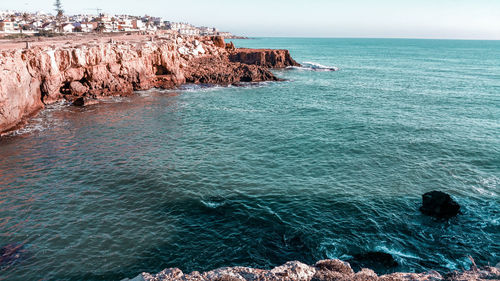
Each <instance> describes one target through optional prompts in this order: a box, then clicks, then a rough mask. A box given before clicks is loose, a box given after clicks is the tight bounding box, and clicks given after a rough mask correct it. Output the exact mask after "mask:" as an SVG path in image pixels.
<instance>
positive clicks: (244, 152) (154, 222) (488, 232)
mask: <svg viewBox="0 0 500 281" xmlns="http://www.w3.org/2000/svg"><path fill="white" fill-rule="evenodd" d="M234 41H235V44H236V45H237V46H240V47H252V48H254V47H255V48H286V49H289V50H290V51H291V53H292V56H293V57H294V58H295V59H296V60H297V61H299V62H312V63H314V64H320V65H323V66H326V67H327V68H333V67H338V68H340V71H336V72H333V71H313V70H312V69H308V68H302V69H287V70H278V71H275V73H276V74H277V75H278V76H279V77H281V78H285V79H288V81H286V82H273V83H262V84H252V85H248V86H247V87H199V86H186V87H184V88H183V89H182V90H179V91H159V90H151V91H147V92H140V93H138V94H137V95H136V96H133V97H127V98H110V99H109V100H106V101H104V102H102V103H101V104H99V105H94V106H89V107H87V108H75V107H69V106H67V105H65V104H56V105H52V106H50V107H49V108H48V109H46V110H44V111H42V112H41V113H40V114H39V115H38V116H37V117H36V118H34V119H33V120H31V122H30V123H29V124H28V126H27V127H25V128H24V129H22V130H20V131H18V132H16V133H14V134H12V135H10V136H7V137H3V138H1V139H0V156H1V158H0V247H1V246H2V245H8V244H13V243H21V244H24V245H25V247H24V251H23V253H22V256H23V257H22V258H20V259H19V260H18V261H17V262H13V263H9V264H6V265H0V280H35V279H36V280H40V279H41V280H117V279H121V278H125V277H134V276H136V275H137V274H139V273H140V272H143V271H147V272H158V271H160V270H162V269H164V268H167V267H179V268H181V269H182V270H184V271H186V272H190V271H192V270H199V271H204V270H210V269H214V268H217V267H222V266H236V265H242V266H252V267H261V268H270V267H273V266H276V265H279V264H282V263H284V262H286V261H289V260H300V261H302V262H305V263H314V262H316V261H317V260H320V259H324V258H341V259H348V258H349V257H350V255H353V254H357V253H360V252H365V251H383V252H387V253H391V254H392V255H393V256H394V257H395V258H396V260H397V261H398V263H399V264H400V265H399V266H398V267H397V268H393V269H389V270H387V271H388V272H391V271H415V272H420V271H427V270H430V269H435V270H439V271H442V272H445V271H448V270H451V269H460V268H461V267H466V268H468V266H469V263H470V261H469V260H468V258H467V256H469V255H470V256H472V257H473V258H474V259H475V261H476V263H477V264H478V265H486V264H488V263H490V264H492V265H495V264H496V263H498V262H500V189H499V185H500V123H499V122H500V42H498V41H450V40H396V39H392V40H389V39H387V40H378V39H288V38H279V39H276V38H274V39H271V38H259V39H252V40H234ZM431 190H442V191H445V192H448V193H450V194H451V195H452V196H453V197H454V198H455V199H456V201H458V203H460V204H461V205H462V211H463V214H462V215H460V216H458V217H456V218H453V219H451V220H449V221H448V222H442V221H437V220H435V219H432V218H429V217H425V216H423V215H422V214H421V213H420V212H419V211H418V207H419V204H420V202H421V195H422V194H423V193H425V192H427V191H431Z"/></svg>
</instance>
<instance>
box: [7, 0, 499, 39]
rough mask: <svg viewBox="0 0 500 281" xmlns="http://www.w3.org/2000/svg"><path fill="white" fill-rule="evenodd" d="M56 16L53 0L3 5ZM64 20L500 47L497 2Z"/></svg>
mask: <svg viewBox="0 0 500 281" xmlns="http://www.w3.org/2000/svg"><path fill="white" fill-rule="evenodd" d="M0 2H3V3H1V4H0V10H17V11H39V10H42V11H45V12H53V2H54V0H17V1H9V0H0ZM61 2H62V4H63V7H64V10H65V11H66V13H67V14H83V13H96V10H95V9H96V8H100V9H102V10H103V11H104V12H106V13H109V14H132V15H145V14H148V15H152V16H161V17H163V18H164V19H165V20H171V21H181V22H189V23H192V24H195V25H198V26H201V25H203V26H215V27H217V28H219V29H220V30H223V31H230V32H232V33H234V34H237V35H245V36H280V37H363V38H439V39H494V40H500V0H418V1H413V0H412V1H410V0H250V1H248V0H247V1H240V0H176V1H172V0H83V1H75V0H61Z"/></svg>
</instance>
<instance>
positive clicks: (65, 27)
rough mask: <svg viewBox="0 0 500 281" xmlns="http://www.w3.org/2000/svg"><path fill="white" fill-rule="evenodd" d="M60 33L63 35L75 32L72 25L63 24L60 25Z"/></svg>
mask: <svg viewBox="0 0 500 281" xmlns="http://www.w3.org/2000/svg"><path fill="white" fill-rule="evenodd" d="M62 31H63V32H64V33H72V32H74V31H75V26H74V25H73V24H72V23H64V24H63V25H62Z"/></svg>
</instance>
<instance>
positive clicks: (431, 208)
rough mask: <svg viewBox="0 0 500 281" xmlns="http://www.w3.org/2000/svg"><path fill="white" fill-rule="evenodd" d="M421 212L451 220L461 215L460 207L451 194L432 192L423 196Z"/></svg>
mask: <svg viewBox="0 0 500 281" xmlns="http://www.w3.org/2000/svg"><path fill="white" fill-rule="evenodd" d="M420 211H421V212H422V213H423V214H425V215H428V216H432V217H436V218H443V219H449V218H452V217H454V216H456V215H458V214H459V213H460V205H458V203H457V202H456V201H455V200H453V199H452V198H451V196H450V195H449V194H446V193H444V192H441V191H432V192H428V193H426V194H424V195H422V207H420Z"/></svg>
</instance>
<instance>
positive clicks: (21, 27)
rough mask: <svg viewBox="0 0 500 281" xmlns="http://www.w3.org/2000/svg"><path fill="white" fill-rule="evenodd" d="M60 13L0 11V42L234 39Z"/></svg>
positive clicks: (208, 30)
mask: <svg viewBox="0 0 500 281" xmlns="http://www.w3.org/2000/svg"><path fill="white" fill-rule="evenodd" d="M56 11H57V10H56ZM60 11H61V12H60V13H57V14H56V15H53V14H50V13H45V12H36V13H27V12H18V11H0V38H2V37H23V36H52V35H55V34H72V33H118V32H142V33H147V32H156V31H160V30H164V31H172V32H176V33H178V34H180V35H185V36H214V35H218V36H222V37H226V38H230V37H234V36H233V35H232V34H231V33H229V32H222V31H219V30H218V29H217V28H215V27H206V26H201V27H198V26H194V25H192V24H189V23H183V22H172V21H168V20H165V19H163V18H162V17H154V16H148V15H145V16H132V15H109V14H106V13H102V12H101V10H100V9H96V13H95V14H85V15H83V14H79V15H65V14H63V13H62V10H60Z"/></svg>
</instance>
